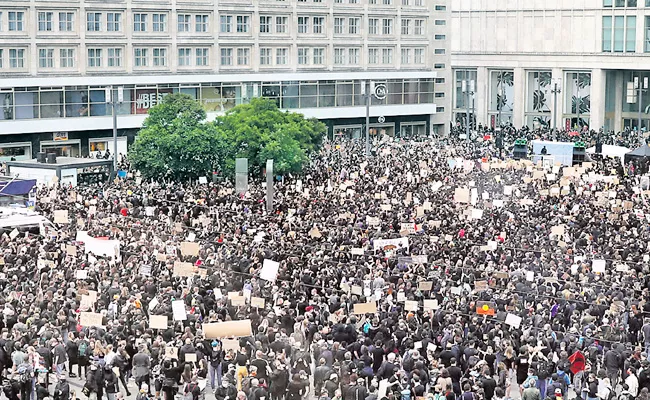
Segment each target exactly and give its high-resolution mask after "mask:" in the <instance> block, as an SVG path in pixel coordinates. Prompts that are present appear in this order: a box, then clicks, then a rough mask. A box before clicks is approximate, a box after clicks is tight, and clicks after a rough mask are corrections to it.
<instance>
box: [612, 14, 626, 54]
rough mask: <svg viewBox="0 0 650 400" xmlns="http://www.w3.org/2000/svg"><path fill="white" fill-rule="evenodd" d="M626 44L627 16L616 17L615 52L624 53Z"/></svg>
mask: <svg viewBox="0 0 650 400" xmlns="http://www.w3.org/2000/svg"><path fill="white" fill-rule="evenodd" d="M624 44H625V17H623V16H616V17H614V52H616V53H622V52H623V48H624Z"/></svg>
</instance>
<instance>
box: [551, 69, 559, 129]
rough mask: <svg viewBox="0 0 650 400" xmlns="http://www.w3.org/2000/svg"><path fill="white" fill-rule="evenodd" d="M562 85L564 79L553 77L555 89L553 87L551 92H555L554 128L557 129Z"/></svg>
mask: <svg viewBox="0 0 650 400" xmlns="http://www.w3.org/2000/svg"><path fill="white" fill-rule="evenodd" d="M561 87H562V79H560V78H556V79H553V89H551V93H553V130H556V129H557V95H558V94H560V93H562V89H560V88H561Z"/></svg>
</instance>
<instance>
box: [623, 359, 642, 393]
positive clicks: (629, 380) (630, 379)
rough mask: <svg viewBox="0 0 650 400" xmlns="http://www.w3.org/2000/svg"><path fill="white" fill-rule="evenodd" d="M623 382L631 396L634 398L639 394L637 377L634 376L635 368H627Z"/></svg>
mask: <svg viewBox="0 0 650 400" xmlns="http://www.w3.org/2000/svg"><path fill="white" fill-rule="evenodd" d="M625 383H626V384H627V386H628V387H629V389H628V392H630V394H631V395H632V397H635V398H636V396H637V395H638V394H639V379H638V378H637V377H636V370H635V369H634V367H630V368H628V370H627V377H626V378H625Z"/></svg>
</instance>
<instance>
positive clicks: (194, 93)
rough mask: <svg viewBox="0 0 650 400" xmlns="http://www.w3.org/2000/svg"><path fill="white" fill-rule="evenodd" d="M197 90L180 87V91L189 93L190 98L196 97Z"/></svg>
mask: <svg viewBox="0 0 650 400" xmlns="http://www.w3.org/2000/svg"><path fill="white" fill-rule="evenodd" d="M197 91H198V88H189V87H184V88H181V89H180V92H181V93H183V94H186V95H189V96H190V97H191V98H193V99H196V98H197V94H196V93H197Z"/></svg>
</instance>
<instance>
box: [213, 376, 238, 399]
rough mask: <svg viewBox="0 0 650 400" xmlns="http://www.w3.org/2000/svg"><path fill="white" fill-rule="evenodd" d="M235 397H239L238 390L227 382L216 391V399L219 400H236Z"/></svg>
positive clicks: (222, 383)
mask: <svg viewBox="0 0 650 400" xmlns="http://www.w3.org/2000/svg"><path fill="white" fill-rule="evenodd" d="M235 396H237V389H235V386H233V385H230V384H229V383H228V382H227V381H223V382H221V386H219V387H218V388H217V389H216V390H215V391H214V397H215V398H216V399H217V400H225V399H226V397H227V398H228V399H229V400H234V399H235Z"/></svg>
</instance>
